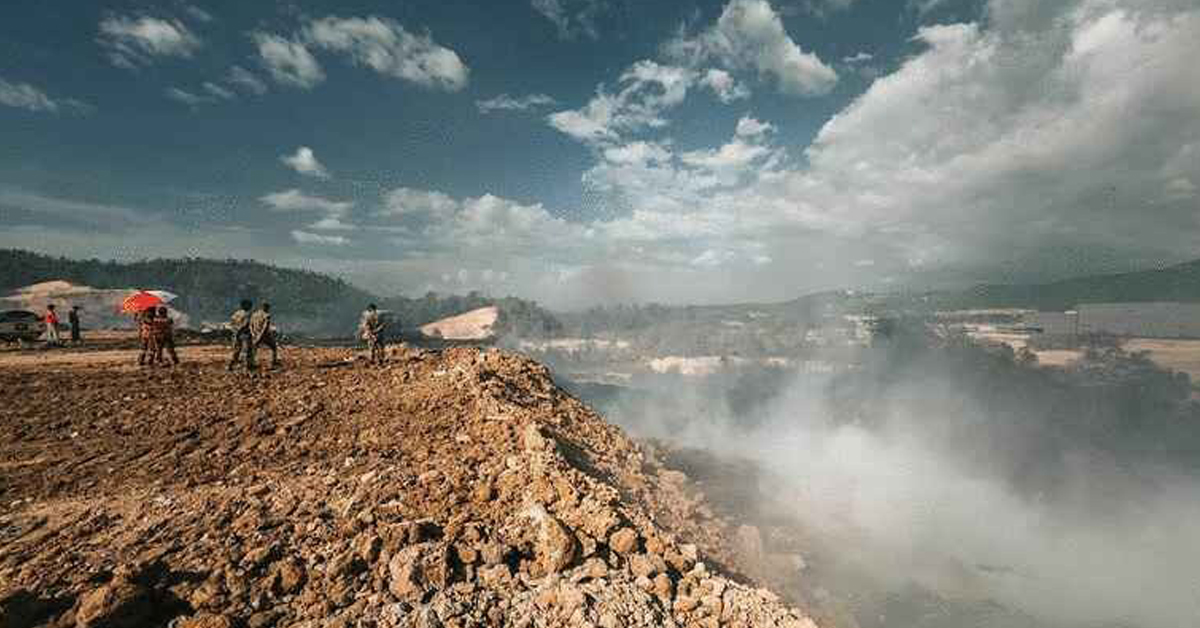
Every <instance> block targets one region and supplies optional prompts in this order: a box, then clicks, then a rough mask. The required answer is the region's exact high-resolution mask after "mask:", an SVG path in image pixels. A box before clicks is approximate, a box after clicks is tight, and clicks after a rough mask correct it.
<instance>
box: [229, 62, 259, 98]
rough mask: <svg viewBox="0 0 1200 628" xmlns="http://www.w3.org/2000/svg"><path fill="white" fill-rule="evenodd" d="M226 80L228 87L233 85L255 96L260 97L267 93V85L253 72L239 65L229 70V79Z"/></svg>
mask: <svg viewBox="0 0 1200 628" xmlns="http://www.w3.org/2000/svg"><path fill="white" fill-rule="evenodd" d="M227 80H228V82H229V84H230V85H234V86H236V87H238V88H239V89H241V90H243V91H245V92H248V93H251V94H254V95H256V96H262V95H263V94H265V93H267V84H266V83H264V82H263V80H262V79H260V78H258V76H257V75H255V74H254V73H253V72H251V71H250V70H247V69H246V68H243V67H242V66H240V65H235V66H232V67H230V68H229V78H228V79H227Z"/></svg>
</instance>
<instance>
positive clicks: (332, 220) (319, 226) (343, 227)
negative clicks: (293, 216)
mask: <svg viewBox="0 0 1200 628" xmlns="http://www.w3.org/2000/svg"><path fill="white" fill-rule="evenodd" d="M308 228H309V229H316V230H318V231H353V230H354V229H357V228H358V227H357V226H356V225H352V224H349V223H346V222H342V219H341V218H338V217H336V216H326V217H325V218H322V219H320V220H318V221H316V222H314V223H312V224H311V225H309V226H308Z"/></svg>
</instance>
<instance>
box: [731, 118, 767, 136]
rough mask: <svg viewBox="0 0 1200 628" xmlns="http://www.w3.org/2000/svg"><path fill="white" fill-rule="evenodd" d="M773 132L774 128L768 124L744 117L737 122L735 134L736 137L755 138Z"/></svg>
mask: <svg viewBox="0 0 1200 628" xmlns="http://www.w3.org/2000/svg"><path fill="white" fill-rule="evenodd" d="M774 130H775V127H774V126H772V125H771V123H769V122H760V121H758V120H755V119H754V118H751V117H750V116H745V117H743V118H742V119H741V120H738V124H737V130H736V131H735V133H736V134H737V136H738V137H757V136H759V135H762V134H764V133H770V132H771V131H774Z"/></svg>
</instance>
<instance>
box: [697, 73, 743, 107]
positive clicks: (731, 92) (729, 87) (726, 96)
mask: <svg viewBox="0 0 1200 628" xmlns="http://www.w3.org/2000/svg"><path fill="white" fill-rule="evenodd" d="M700 84H701V85H703V86H705V87H707V88H709V89H711V90H713V93H715V94H716V95H717V98H719V99H720V100H721V102H723V103H726V104H728V103H731V102H733V101H735V100H740V99H742V98H749V97H750V90H749V89H748V88H747V87H746V86H745V85H742V84H741V83H738V82H737V81H735V80H734V78H733V75H731V74H730V73H728V72H726V71H725V70H718V69H716V68H711V69H709V70H708V71H707V72H705V73H704V76H703V78H701V79H700Z"/></svg>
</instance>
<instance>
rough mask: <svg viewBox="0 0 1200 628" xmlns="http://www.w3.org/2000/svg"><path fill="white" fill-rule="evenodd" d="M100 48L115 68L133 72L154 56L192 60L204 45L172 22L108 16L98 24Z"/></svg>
mask: <svg viewBox="0 0 1200 628" xmlns="http://www.w3.org/2000/svg"><path fill="white" fill-rule="evenodd" d="M97 41H98V42H99V43H100V45H101V46H102V47H103V48H104V49H105V50H106V51H107V53H108V58H109V60H110V61H111V62H112V63H113V65H116V66H117V67H121V68H126V69H136V68H138V67H139V66H146V65H150V64H151V63H153V62H154V60H155V58H157V57H180V58H191V57H192V55H193V54H194V53H195V52H196V51H197V50H199V49H200V48H201V47H203V45H204V42H203V41H201V39H200V38H199V37H197V36H196V35H195V34H193V33H192V31H190V30H188V28H187V26H185V25H184V24H183V22H180V21H179V20H174V19H160V18H156V17H151V16H148V15H140V16H136V17H127V16H120V15H110V16H108V17H106V18H104V19H103V20H101V21H100V35H99V36H98V38H97Z"/></svg>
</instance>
